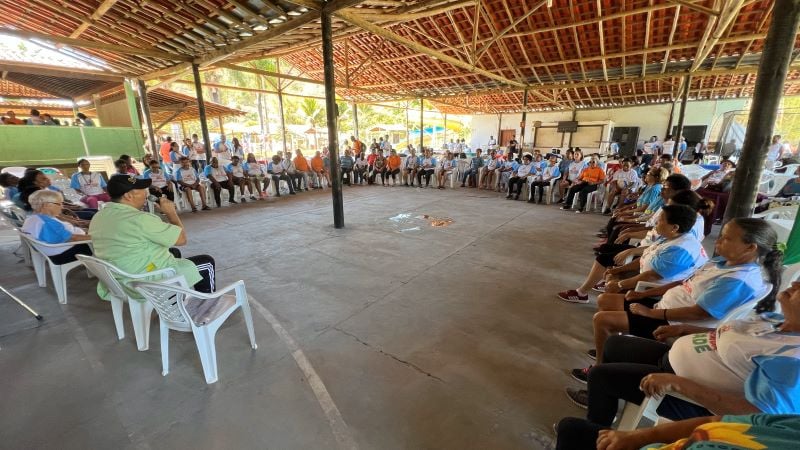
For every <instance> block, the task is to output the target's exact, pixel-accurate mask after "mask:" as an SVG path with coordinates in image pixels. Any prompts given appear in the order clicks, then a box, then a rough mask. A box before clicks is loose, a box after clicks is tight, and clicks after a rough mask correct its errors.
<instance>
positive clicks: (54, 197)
mask: <svg viewBox="0 0 800 450" xmlns="http://www.w3.org/2000/svg"><path fill="white" fill-rule="evenodd" d="M63 201H64V197H62V196H61V193H60V192H56V191H53V190H50V189H40V190H38V191H36V192H34V193H33V194H31V196H30V197H28V203H30V205H31V209H33V211H34V212H39V211H41V210H42V207H43V206H44V205H46V204H48V203H61V202H63Z"/></svg>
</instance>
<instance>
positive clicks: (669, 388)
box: [509, 152, 800, 449]
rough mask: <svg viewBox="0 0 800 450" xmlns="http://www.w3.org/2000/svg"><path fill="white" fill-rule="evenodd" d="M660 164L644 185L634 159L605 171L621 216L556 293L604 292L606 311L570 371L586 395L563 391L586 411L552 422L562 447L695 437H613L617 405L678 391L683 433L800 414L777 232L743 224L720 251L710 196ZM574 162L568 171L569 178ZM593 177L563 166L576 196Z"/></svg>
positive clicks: (667, 404) (575, 298) (797, 313)
mask: <svg viewBox="0 0 800 450" xmlns="http://www.w3.org/2000/svg"><path fill="white" fill-rule="evenodd" d="M575 153H576V152H573V153H572V155H574V154H575ZM531 160H532V158H531V157H529V156H528V155H525V156H523V161H522V163H521V164H520V165H519V166H518V167H516V168H514V169H512V170H513V171H514V172H512V177H511V178H510V180H511V181H510V187H509V195H511V194H512V193H514V194H515V190H514V189H515V186H516V185H518V183H519V182H518V181H517V180H516V179H515V177H516V176H518V175H519V173H520V171H521V172H523V173H525V172H526V170H527V169H526V168H525V166H526V165H527V164H531ZM562 162H563V161H562ZM654 162H655V163H656V164H654V165H653V166H650V167H649V168H648V170H647V172H646V173H645V176H644V177H642V178H643V182H642V181H640V180H639V179H638V177H636V176H634V175H633V174H632V173H630V172H632V171H633V170H634V167H635V165H634V164H635V162H633V161H627V160H626V161H623V162H622V163H621V164H620V166H619V169H618V170H616V171H615V172H613V174H611V175H610V176H609V179H608V180H607V182H608V184H607V185H606V191H605V192H606V194H605V195H606V198H605V204H606V205H607V206H608V209H607V210H605V211H603V212H604V213H606V214H610V215H611V217H610V218H609V221H608V224H607V226H605V227H603V229H602V230H601V231H600V232H599V233H598V236H599V237H601V238H602V239H603V240H601V242H599V243H597V244H596V245H595V246H594V248H593V250H594V251H595V260H594V261H593V262H592V266H591V268H590V270H589V273H588V275H587V276H586V279H585V280H584V282H583V284H582V285H581V286H579V287H577V288H575V289H569V290H566V291H563V292H559V293H558V294H557V297H558V298H559V299H560V300H562V301H565V302H570V303H589V302H590V294H591V293H592V291H595V292H597V293H598V296H597V299H596V304H597V306H596V308H597V312H596V313H595V314H594V316H593V319H592V323H591V324H588V323H587V328H588V325H591V332H587V337H589V336H591V338H592V340H593V342H594V345H593V348H591V349H589V350H588V351H587V352H586V356H587V357H588V358H589V359H590V360H595V361H594V363H593V364H592V365H588V367H582V368H575V369H571V370H570V371H569V372H568V373H569V374H570V375H571V377H572V378H573V379H574V380H576V381H578V382H580V383H584V384H586V387H585V388H583V389H576V388H571V387H570V388H567V389H566V394H567V396H568V398H569V399H570V400H571V401H572V402H573V403H574V404H576V405H578V406H580V407H582V408H585V409H587V415H586V418H566V419H563V420H562V421H560V422H559V423H558V424H557V425H556V432H557V443H556V448H558V449H594V448H603V449H605V448H639V446H640V444H641V445H646V444H652V443H657V442H665V441H668V439H667V438H654V437H653V436H667V435H668V436H670V438H669V439H671V440H677V439H679V438H681V437H688V436H681V435H680V434H673V435H670V434H669V433H667V434H658V433H663V432H662V431H661V430H664V429H665V428H661V427H656V428H648V429H645V430H637V431H615V430H612V429H611V427H612V424H613V422H614V421H615V418H619V414H620V413H621V411H619V410H618V406H619V403H618V402H619V400H625V401H627V402H632V403H634V404H639V403H641V402H642V401H643V399H644V397H645V396H646V395H655V396H664V395H665V394H668V393H670V392H675V393H677V394H680V395H682V396H683V397H685V398H688V399H689V400H690V401H691V402H687V401H686V400H683V399H678V398H674V397H667V398H666V399H665V400H664V401H663V402H662V403H661V406H660V407H659V409H658V413H659V415H661V416H664V417H666V418H668V419H671V420H675V421H684V422H676V423H680V424H681V425H680V426H681V427H683V428H680V429H681V430H682V431H681V432H684V431H685V430H689V431H691V430H692V429H693V428H694V427H696V426H697V424H707V423H714V422H717V421H719V420H722V421H736V420H740V421H747V420H750V417H759V418H763V419H764V420H769V419H771V418H779V417H780V416H777V415H779V414H800V377H798V376H797V374H798V373H800V338H798V337H797V336H800V334H798V331H800V283H793V284H792V286H791V287H789V288H788V289H787V290H785V291H783V292H780V293H778V287H779V286H780V285H781V273H782V271H783V265H782V264H783V256H782V252H781V251H780V250H779V248H778V242H777V234H776V232H775V230H774V229H773V228H772V227H771V226H770V225H769V224H768V223H767V222H766V221H764V220H762V219H756V218H737V219H733V220H731V221H730V222H728V223H727V224H725V226H724V227H723V228H722V230H721V232H720V235H719V237H718V238H717V240H716V241H715V243H714V256H713V257H710V256H709V255H707V254H706V252H705V250H704V248H703V244H702V243H703V240H704V238H705V237H706V235H707V234H708V231H709V229H708V223H709V222H711V221H713V220H714V216H713V211H714V202H713V201H712V200H711V199H709V198H708V197H707V196H704V195H702V194H703V191H702V190H698V191H693V190H692V182H691V181H690V180H689V179H688V178H686V177H685V176H683V175H681V174H680V173H678V170H676V168H677V167H678V166H677V165H676V164H675V162H674V161H673V160H672V158H671V157H667V158H664V159H663V160H659V159H654ZM573 163H574V160H573ZM573 163H570V164H569V165H567V164H563V165H561V167H562V168H564V169H566V170H567V171H569V170H570V167H571V166H573ZM554 164H555V165H557V163H556V162H554ZM587 165H588V166H589V167H591V166H593V165H596V162H594V160H593V159H590V160H589V162H588V163H587ZM733 169H735V166H734V164H733V163H731V162H729V161H723V164H722V167H721V169H720V170H719V171H717V172H713V173H711V174H709V176H707V177H705V178H704V179H703V180H702V182H701V183H702V186H703V187H707V186H709V185H714V184H718V183H721V182H723V180H726V178H727V179H730V178H731V176H732V175H731V173H732V171H733ZM585 170H586V168H585V167H584V168H581V169H580V172H579V171H577V170H575V171H574V172H573V173H575V174H577V175H576V176H574V177H573V178H571V179H570V177H569V172H567V175H566V177H565V178H564V179H563V180H562V181H564V184H565V185H566V189H565V191H564V192H565V194H566V195H567V196H569V194H570V191H572V192H573V193H574V194H577V193H578V192H580V190H579V189H581V188H580V187H579V186H581V183H582V182H585V180H584V179H583V178H581V176H580V174H581V173H583V172H584V171H585ZM790 182H791V180H790ZM787 185H789V188H787V190H789V189H791V185H790V184H789V183H787ZM695 187H697V186H695ZM789 192H791V191H789ZM565 202H566V205H569V204H570V203H569V200H568V199H565ZM566 205H565V206H566ZM581 206H583V205H581ZM634 240H638V243H634ZM776 298H777V299H779V300H780V304H781V306H782V308H780V311H781V314H778V313H777V312H776V308H775V301H776ZM745 414H761V415H760V416H742V415H745ZM719 416H724V417H723V418H722V419H720V417H719ZM684 423H685V424H686V425H685V427H688V428H685V427H684ZM798 425H800V420H798ZM666 430H669V428H666ZM612 443H614V445H621V446H618V447H617V446H613V445H612ZM624 443H628V444H630V443H636V446H625V445H623V444H624ZM676 448H683V447H676ZM715 448H717V447H715ZM719 448H728V447H719ZM731 448H733V447H731ZM737 448H738V447H737ZM759 448H760V447H759ZM781 448H782V447H781Z"/></svg>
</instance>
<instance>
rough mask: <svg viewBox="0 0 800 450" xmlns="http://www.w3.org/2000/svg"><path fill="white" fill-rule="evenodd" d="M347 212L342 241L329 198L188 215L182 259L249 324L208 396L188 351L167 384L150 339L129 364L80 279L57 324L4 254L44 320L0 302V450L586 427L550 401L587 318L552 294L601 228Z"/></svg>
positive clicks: (377, 205)
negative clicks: (209, 260) (200, 268)
mask: <svg viewBox="0 0 800 450" xmlns="http://www.w3.org/2000/svg"><path fill="white" fill-rule="evenodd" d="M344 198H345V219H346V228H344V229H341V230H337V229H334V228H333V227H332V210H331V206H330V205H331V200H330V192H329V191H328V190H327V189H326V190H325V191H322V192H319V191H317V192H310V193H303V194H301V195H297V196H293V197H290V198H282V199H275V200H272V199H270V200H268V201H261V202H257V203H248V204H245V205H234V206H233V207H224V208H222V209H220V210H214V211H211V212H201V213H198V214H184V215H183V216H182V217H183V218H184V219H185V225H186V228H187V230H188V235H189V240H190V243H189V245H188V246H187V247H185V249H184V253H185V254H187V255H191V254H196V253H208V254H210V255H213V256H214V257H215V258H216V261H217V269H218V273H217V277H218V278H217V279H218V283H219V284H220V285H222V284H227V283H230V282H233V281H235V280H239V279H243V280H245V282H246V283H247V290H248V293H249V295H250V297H251V302H252V303H253V306H254V307H253V317H254V320H255V331H256V339H257V341H258V349H257V350H251V349H250V346H249V345H248V342H247V335H246V332H245V328H244V323H243V320H242V317H241V314H238V313H237V314H235V315H234V316H232V318H231V319H229V321H228V323H227V324H226V325H225V326H224V327H223V329H222V330H220V333H219V334H218V335H217V351H218V362H219V367H220V369H219V382H218V383H216V384H214V385H206V384H205V382H204V379H203V376H202V370H201V368H200V362H199V359H198V356H197V350H196V348H195V346H194V343H193V340H192V338H191V336H190V335H187V334H176V333H172V334H171V336H170V345H171V346H170V356H171V364H172V365H171V372H170V374H169V375H168V376H166V377H162V376H161V359H160V358H161V355H160V352H159V337H158V334H159V333H158V326H157V322H156V321H155V320H154V322H153V327H152V335H151V339H150V350H149V351H146V352H138V351H136V347H135V343H134V340H133V332H132V329H131V328H130V323H129V321H128V318H127V312H126V322H128V323H126V326H127V334H128V336H127V337H126V338H125V339H124V340H121V341H118V340H117V339H116V336H115V332H114V327H113V322H112V318H111V310H110V307H109V305H108V304H107V303H105V302H102V301H100V300H98V298H97V297H96V295H95V293H94V287H95V281H94V280H89V279H87V278H86V277H85V274H84V273H83V272H82V270H76V271H75V272H73V273H72V274H71V275H70V278H69V304H68V305H59V304H58V303H57V301H56V297H55V293H54V291H53V289H52V287H48V288H47V289H43V288H39V287H38V286H37V284H36V282H35V278H34V275H33V272H32V270H31V269H30V268H28V267H27V266H25V265H24V263H22V262H21V260H20V259H19V258H18V257H17V256H16V255H14V254H13V253H12V252H13V251H14V250H15V247H16V245H14V244H13V239H12V241H11V242H12V243H9V240H8V239H5V240H0V245H2V246H1V247H0V267H2V271H0V272H1V273H0V284H2V285H3V286H5V287H7V288H11V289H13V291H14V292H15V293H16V294H17V295H18V296H19V297H22V298H23V299H25V300H27V301H29V302H30V303H31V304H32V305H33V306H34V307H35V308H37V309H38V310H39V312H40V313H41V314H42V315H44V321H43V322H42V323H41V324H38V326H37V323H36V321H35V320H33V319H32V318H30V317H28V316H26V315H25V313H24V312H23V311H22V310H21V309H20V308H17V307H16V306H15V305H13V304H11V303H10V302H9V301H7V299H6V298H0V325H2V329H3V330H5V331H4V332H3V333H0V334H5V336H3V337H0V368H1V369H2V372H3V374H4V379H5V381H4V382H3V383H2V385H0V399H2V401H0V436H2V439H0V447H2V448H13V449H21V448H59V449H73V448H75V449H77V448H91V449H106V448H115V449H123V448H137V449H147V448H153V449H155V448H158V449H160V448H202V449H207V448H214V449H250V448H253V449H255V448H258V449H262V448H270V449H328V448H362V449H439V448H447V449H463V448H474V449H490V448H491V449H515V448H521V449H526V448H527V449H537V448H543V436H549V435H550V433H551V431H550V430H551V425H552V423H553V422H555V421H557V420H558V419H559V418H561V417H563V416H567V415H571V416H581V415H583V414H584V411H583V410H581V409H578V408H576V407H575V406H573V405H572V404H571V403H570V402H569V401H568V400H567V398H566V397H565V395H564V393H563V391H564V388H565V387H567V386H577V384H576V383H575V382H574V381H572V380H571V379H570V378H569V377H568V375H567V373H566V371H567V370H568V369H570V368H573V367H582V366H585V365H587V364H588V363H589V362H590V361H589V360H588V359H587V357H585V356H583V353H584V351H585V350H586V349H587V348H588V347H589V345H588V344H589V342H590V317H591V314H592V310H593V307H592V306H591V305H570V304H565V303H562V302H560V301H558V300H556V299H555V296H554V293H555V292H557V291H559V290H561V289H564V288H571V287H574V286H575V285H576V283H578V282H579V280H580V279H581V277H582V275H583V274H584V273H585V272H586V270H587V268H588V265H589V263H590V262H591V257H592V253H591V250H590V246H591V243H592V242H593V238H592V237H591V236H593V232H594V231H596V230H597V228H598V227H600V226H601V224H602V223H604V219H603V218H602V217H601V216H599V215H595V214H584V215H577V214H574V213H568V212H564V211H560V210H558V208H556V207H555V206H540V205H529V204H527V203H524V202H521V201H518V202H514V201H509V200H505V199H503V198H502V197H501V195H500V194H495V193H491V192H487V191H480V190H475V189H456V190H449V189H448V190H445V191H441V190H435V189H427V190H420V189H415V188H405V187H396V188H382V187H353V188H346V189H345V194H344ZM422 215H429V216H430V218H451V219H453V223H451V224H449V225H448V226H444V227H432V226H431V225H430V222H429V220H428V219H424V218H420V217H421V216H422ZM3 242H5V244H3Z"/></svg>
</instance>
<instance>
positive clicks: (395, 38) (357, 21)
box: [336, 11, 526, 87]
mask: <svg viewBox="0 0 800 450" xmlns="http://www.w3.org/2000/svg"><path fill="white" fill-rule="evenodd" d="M336 15H337V16H339V17H340V18H342V19H344V20H346V21H348V22H350V23H352V24H353V25H356V26H358V27H361V28H363V29H364V30H367V31H369V32H371V33H373V34H375V35H378V36H380V37H382V38H384V39H387V40H389V41H392V42H395V43H397V44H400V45H403V46H406V47H408V48H410V49H412V50H414V51H416V52H418V53H422V54H424V55H427V56H430V57H432V58H435V59H438V60H440V61H442V62H445V63H448V64H450V65H453V66H456V67H459V68H461V69H464V70H467V71H470V72H475V73H477V74H480V75H483V76H485V77H487V78H491V79H493V80H496V81H500V82H501V83H504V84H508V85H511V86H517V87H525V86H526V85H525V83H520V82H518V81H514V80H509V79H508V78H505V77H503V76H500V75H497V74H495V73H493V72H490V71H488V70H484V69H481V68H478V67H473V66H472V65H471V64H469V63H467V62H464V61H461V60H459V59H456V58H453V57H451V56H448V55H446V54H444V53H442V52H439V51H436V50H433V49H430V48H427V47H425V46H424V45H422V44H420V43H418V42H416V41H412V40H411V39H407V38H404V37H403V36H400V35H399V34H397V33H395V32H393V31H390V30H388V29H385V28H383V27H380V26H378V25H375V24H373V23H371V22H369V21H367V20H365V19H363V18H362V17H360V16H359V15H357V14H353V13H350V12H346V11H339V12H337V13H336Z"/></svg>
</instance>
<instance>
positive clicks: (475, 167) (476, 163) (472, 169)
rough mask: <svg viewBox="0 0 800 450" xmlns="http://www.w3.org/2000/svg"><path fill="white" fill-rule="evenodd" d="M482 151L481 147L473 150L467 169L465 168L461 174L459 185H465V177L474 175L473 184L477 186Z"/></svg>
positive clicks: (481, 162)
mask: <svg viewBox="0 0 800 450" xmlns="http://www.w3.org/2000/svg"><path fill="white" fill-rule="evenodd" d="M482 152H483V150H481V149H477V150H475V156H473V157H472V159H470V160H469V169H467V170H465V171H464V174H463V175H461V187H465V186H466V185H467V179H469V177H474V180H475V185H476V186H477V184H478V174H479V173H480V172H481V167H483V158H482V157H481V153H482ZM472 187H475V186H472Z"/></svg>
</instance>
